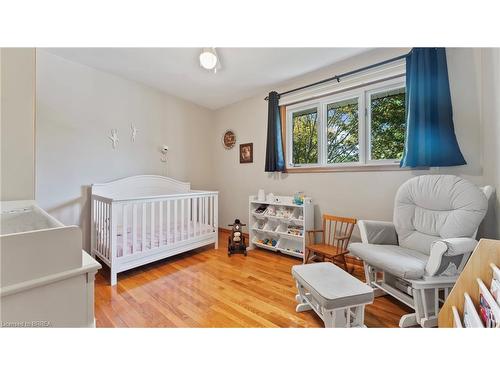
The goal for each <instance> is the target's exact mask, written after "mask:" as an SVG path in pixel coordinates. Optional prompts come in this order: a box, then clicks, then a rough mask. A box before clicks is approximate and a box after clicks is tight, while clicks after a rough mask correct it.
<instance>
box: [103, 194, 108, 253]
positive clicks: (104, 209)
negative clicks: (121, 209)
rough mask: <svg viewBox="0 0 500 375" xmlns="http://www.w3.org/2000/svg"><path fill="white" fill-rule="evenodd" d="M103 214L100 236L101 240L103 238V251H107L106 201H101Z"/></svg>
mask: <svg viewBox="0 0 500 375" xmlns="http://www.w3.org/2000/svg"><path fill="white" fill-rule="evenodd" d="M103 214H104V222H103V226H104V229H103V231H102V232H103V236H102V240H103V244H104V245H103V247H104V251H107V249H108V220H107V219H108V204H107V203H103Z"/></svg>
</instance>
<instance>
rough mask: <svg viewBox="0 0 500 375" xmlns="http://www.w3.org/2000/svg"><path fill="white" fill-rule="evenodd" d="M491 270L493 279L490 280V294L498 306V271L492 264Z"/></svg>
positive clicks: (499, 279) (499, 270) (499, 274)
mask: <svg viewBox="0 0 500 375" xmlns="http://www.w3.org/2000/svg"><path fill="white" fill-rule="evenodd" d="M490 266H491V268H492V270H493V277H492V278H491V286H490V292H491V295H492V296H493V298H494V299H495V301H496V302H497V304H498V305H500V269H498V267H497V266H496V265H494V264H493V263H492V264H490Z"/></svg>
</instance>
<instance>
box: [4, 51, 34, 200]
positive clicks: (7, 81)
mask: <svg viewBox="0 0 500 375" xmlns="http://www.w3.org/2000/svg"><path fill="white" fill-rule="evenodd" d="M0 61H1V62H0V66H1V68H0V71H1V74H0V82H1V84H0V87H1V89H0V97H1V100H0V123H1V128H0V135H1V153H0V159H1V163H0V169H1V176H0V181H1V183H0V200H18V199H34V196H35V148H34V147H35V141H34V138H35V49H34V48H1V49H0Z"/></svg>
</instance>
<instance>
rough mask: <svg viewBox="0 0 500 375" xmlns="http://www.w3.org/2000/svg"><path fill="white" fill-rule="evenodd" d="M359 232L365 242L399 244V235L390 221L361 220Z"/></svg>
mask: <svg viewBox="0 0 500 375" xmlns="http://www.w3.org/2000/svg"><path fill="white" fill-rule="evenodd" d="M358 227H359V232H360V234H361V241H362V242H363V243H369V244H375V245H377V244H378V245H397V244H398V235H397V233H396V228H395V227H394V224H393V223H391V222H390V221H374V220H359V221H358Z"/></svg>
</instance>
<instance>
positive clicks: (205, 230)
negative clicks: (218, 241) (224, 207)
mask: <svg viewBox="0 0 500 375" xmlns="http://www.w3.org/2000/svg"><path fill="white" fill-rule="evenodd" d="M203 200H204V206H205V207H204V209H205V220H204V222H203V223H204V224H205V225H204V226H203V234H205V233H206V232H207V223H208V197H203Z"/></svg>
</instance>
